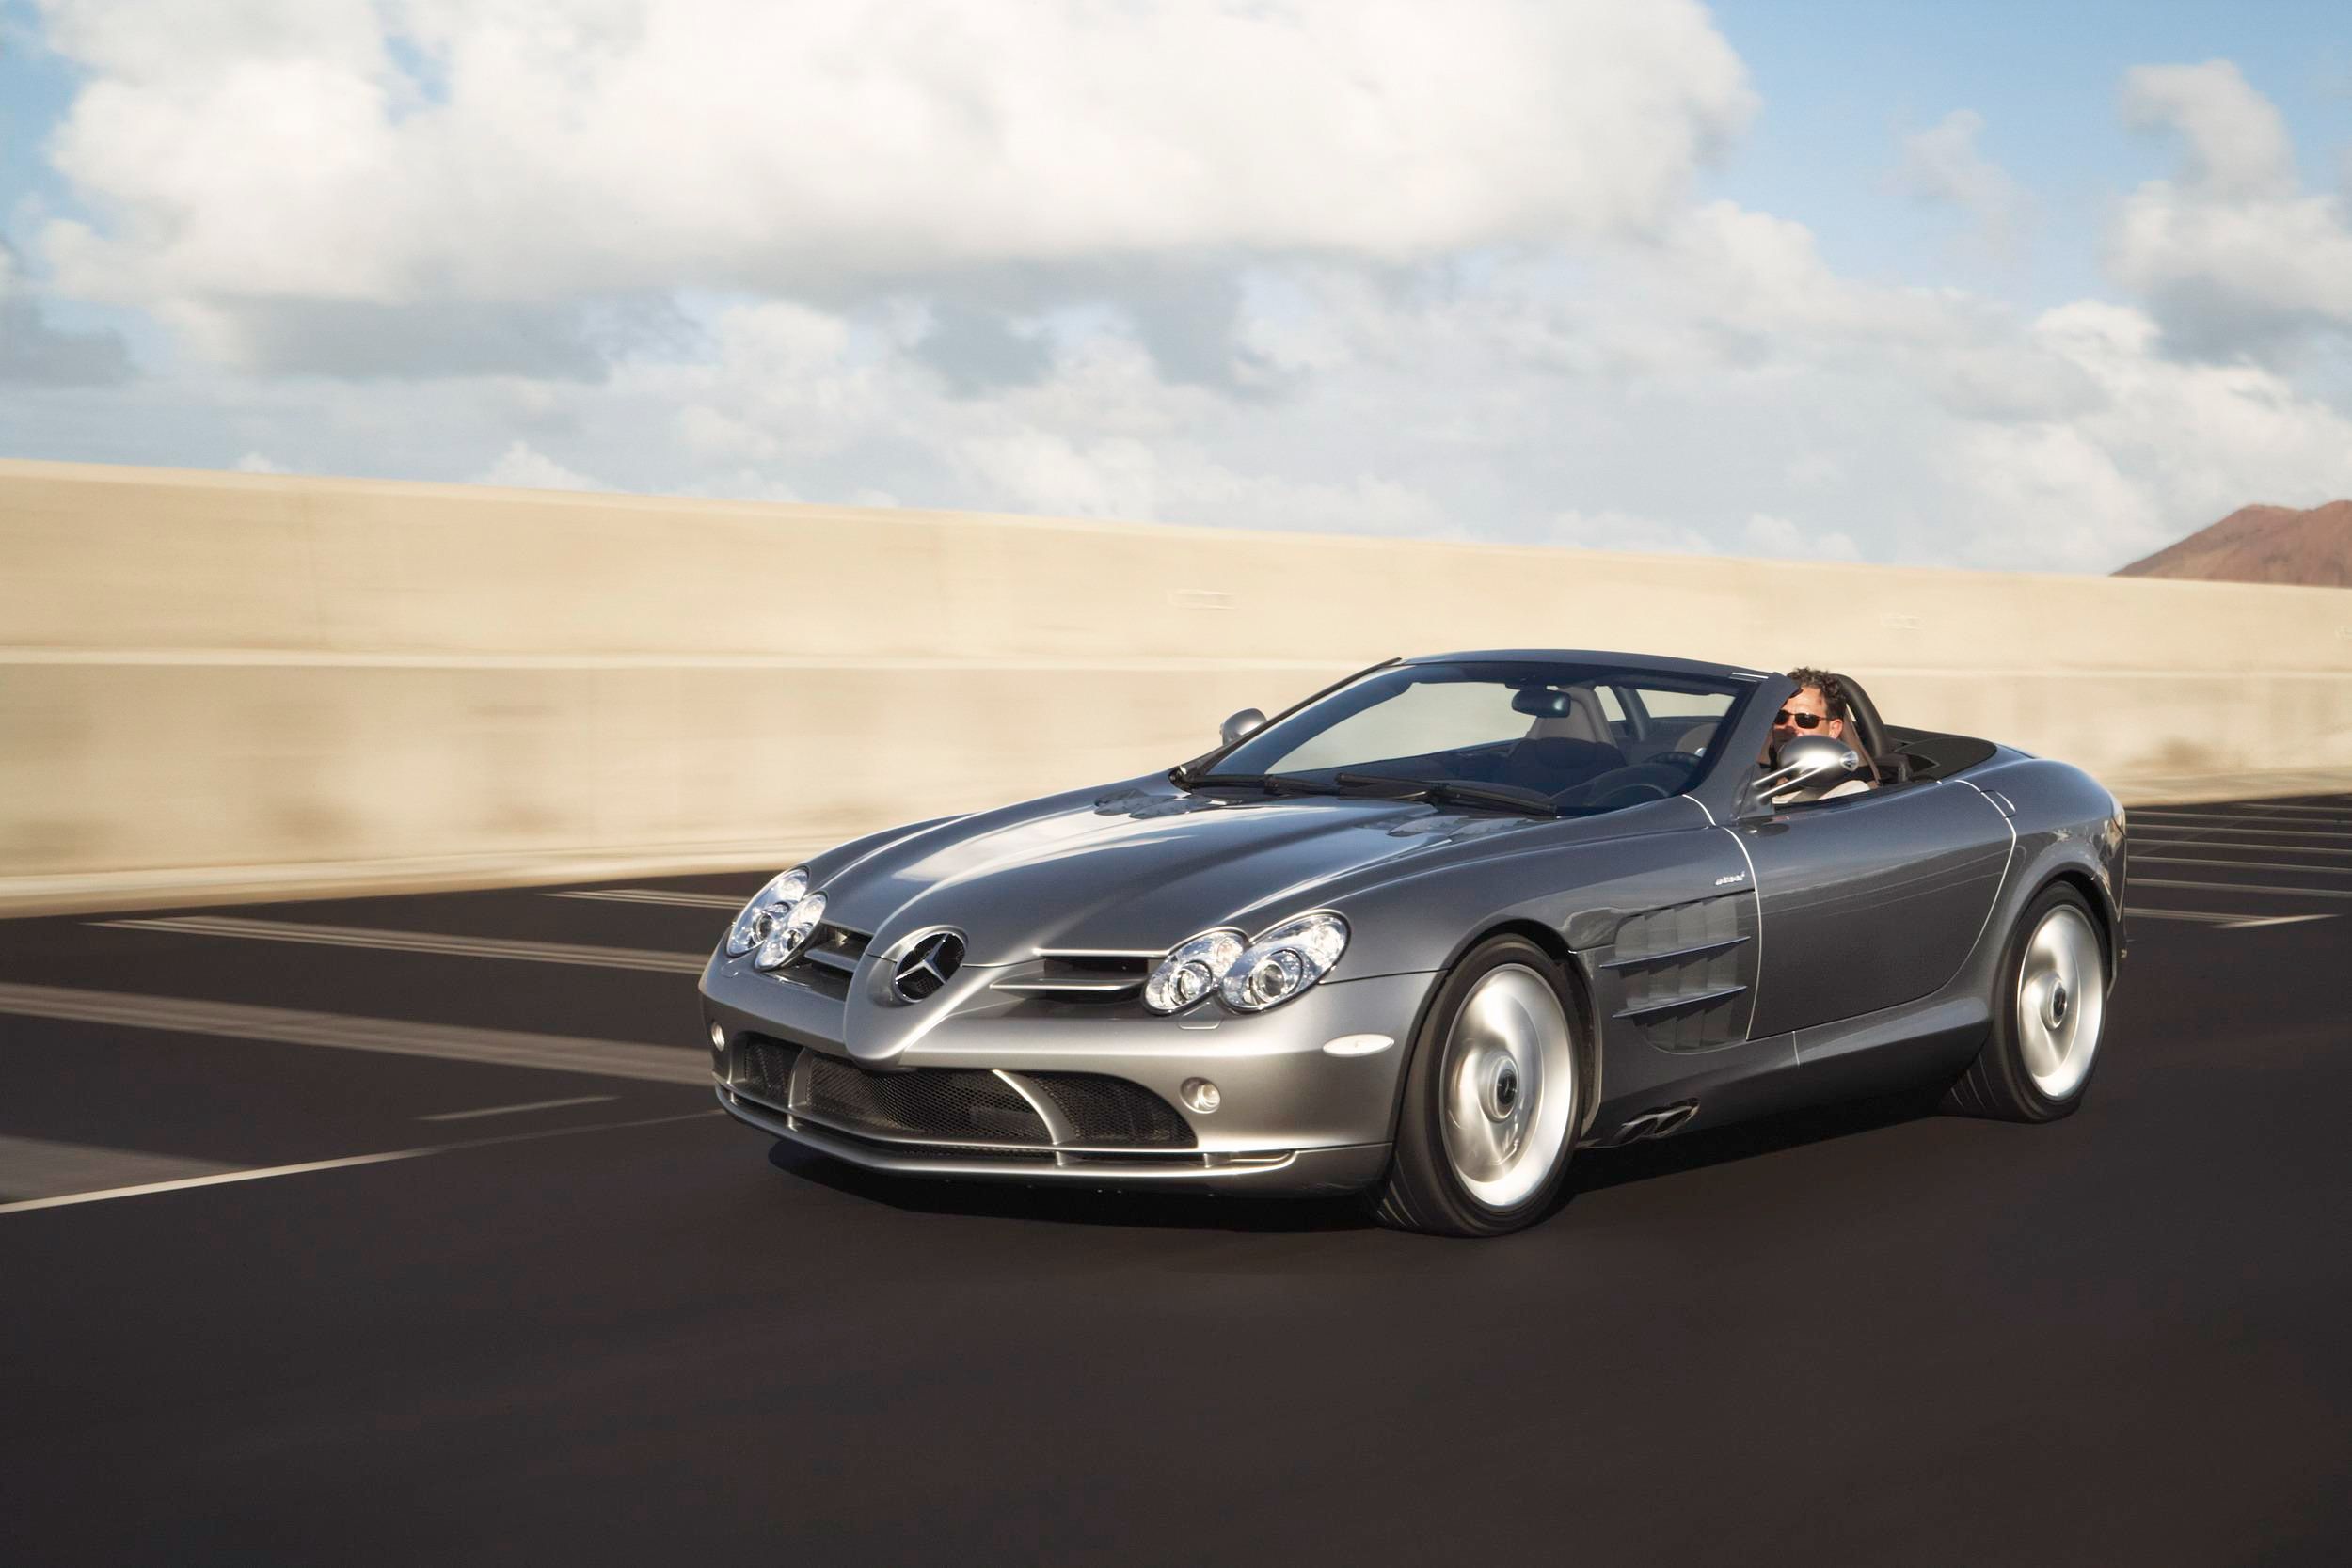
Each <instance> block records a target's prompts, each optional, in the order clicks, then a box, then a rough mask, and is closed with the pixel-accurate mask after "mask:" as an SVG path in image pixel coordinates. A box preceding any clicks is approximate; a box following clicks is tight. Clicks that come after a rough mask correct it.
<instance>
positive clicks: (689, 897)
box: [547, 887, 752, 910]
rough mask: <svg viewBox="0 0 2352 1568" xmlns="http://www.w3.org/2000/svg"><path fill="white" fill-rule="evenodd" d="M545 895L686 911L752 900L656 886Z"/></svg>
mask: <svg viewBox="0 0 2352 1568" xmlns="http://www.w3.org/2000/svg"><path fill="white" fill-rule="evenodd" d="M547 896H548V897H549V898H600V899H605V900H607V901H609V902H612V903H615V904H675V905H676V906H677V907H679V908H681V909H689V910H739V909H741V908H742V907H743V906H744V905H745V904H748V903H750V902H751V898H752V895H750V894H748V893H747V894H745V895H743V896H742V897H740V898H737V897H733V896H730V895H727V894H723V893H673V892H671V891H670V890H669V889H668V888H659V887H600V888H570V889H566V890H565V891H564V892H562V893H550V894H548V895H547Z"/></svg>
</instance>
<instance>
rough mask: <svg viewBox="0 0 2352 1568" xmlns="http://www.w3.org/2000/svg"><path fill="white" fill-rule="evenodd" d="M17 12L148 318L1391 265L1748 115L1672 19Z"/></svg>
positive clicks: (585, 8) (1560, 229)
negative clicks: (1164, 259)
mask: <svg viewBox="0 0 2352 1568" xmlns="http://www.w3.org/2000/svg"><path fill="white" fill-rule="evenodd" d="M44 5H45V8H46V11H47V15H48V18H49V24H50V37H51V41H52V43H53V44H54V45H55V46H56V47H57V48H58V49H59V50H61V51H62V52H64V53H66V54H67V55H71V56H72V57H73V58H75V59H76V60H77V61H78V62H80V63H81V64H83V65H84V66H85V67H86V68H87V70H88V71H90V72H91V80H90V82H89V85H88V86H87V87H85V88H84V90H83V91H82V93H81V95H80V97H79V98H78V99H77V101H76V103H75V104H74V106H73V109H72V112H71V114H70V115H69V117H68V118H67V119H66V121H65V123H64V124H63V126H62V127H61V128H60V129H59V131H58V133H57V135H56V140H55V143H54V154H53V155H54V159H55V162H56V166H57V167H58V169H59V170H60V171H61V172H62V173H63V174H64V175H65V176H66V177H67V178H68V179H70V180H71V181H72V182H73V183H74V184H75V185H76V186H77V187H78V188H79V189H80V190H81V191H82V192H83V193H84V194H85V195H86V196H87V198H90V199H91V201H92V202H93V204H95V205H97V206H99V207H102V208H103V209H104V210H106V211H108V212H110V213H112V214H117V216H116V217H115V218H114V219H113V220H112V221H110V223H109V225H108V227H107V229H106V230H105V231H103V232H100V231H97V230H93V229H90V228H88V227H85V226H82V225H80V224H76V223H72V222H65V221H60V222H58V223H56V224H53V225H52V226H51V228H50V230H49V232H48V245H49V254H50V256H51V257H52V259H53V261H55V263H56V266H57V268H58V270H59V273H60V276H62V277H66V278H67V279H69V280H70V282H71V284H72V286H73V287H74V288H76V289H77V290H79V291H81V292H83V293H89V294H98V295H104V296H106V297H111V298H117V299H126V300H136V301H141V302H153V301H158V300H163V299H188V300H198V301H202V300H219V299H246V298H251V297H254V296H257V295H258V296H283V297H289V298H300V299H308V300H325V301H344V302H363V303H372V304H392V305H398V304H407V303H412V302H415V301H417V300H419V299H421V298H424V297H427V296H439V297H447V298H455V299H470V300H506V299H514V298H517V297H528V298H548V297H561V296H567V295H573V294H580V293H619V292H627V291H630V290H636V289H647V288H651V289H667V288H675V287H678V286H680V285H690V284H706V285H715V286H739V287H752V288H758V289H763V290H774V291H783V292H790V291H797V290H806V289H813V288H840V287H851V288H857V287H866V286H871V285H873V284H875V283H876V282H877V281H880V280H887V279H893V278H923V277H935V276H937V275H938V274H939V273H941V272H942V271H944V270H953V269H961V268H973V267H987V266H1002V265H1008V264H1021V263H1030V264H1035V263H1059V262H1090V261H1098V260H1101V259H1104V258H1113V257H1120V256H1155V257H1157V256H1168V255H1177V254H1193V255H1210V254H1216V253H1220V252H1230V251H1234V250H1248V251H1260V252H1266V251H1275V252H1311V253H1322V254H1331V255H1344V256H1354V257H1362V258H1371V259H1376V260H1379V261H1387V262H1397V261H1412V260H1416V259H1421V258H1426V257H1430V256H1435V255H1440V254H1444V253H1447V252H1451V251H1455V250H1460V249H1463V248H1466V247H1470V246H1476V245H1486V244H1490V243H1494V242H1498V241H1507V240H1534V241H1550V240H1557V239H1560V238H1563V237H1565V236H1572V235H1578V234H1595V233H1619V232H1629V231H1638V230H1644V229H1646V228H1648V227H1651V226H1654V225H1655V224H1657V223H1658V222H1660V221H1661V220H1662V219H1663V218H1665V217H1666V216H1667V215H1668V214H1670V213H1671V212H1672V210H1673V208H1674V206H1675V204H1676V202H1677V199H1678V198H1679V197H1680V195H1681V194H1682V191H1683V189H1684V186H1685V184H1686V182H1688V180H1689V179H1690V177H1691V175H1692V172H1693V170H1694V169H1695V167H1696V166H1698V164H1699V163H1700V162H1701V161H1702V160H1703V159H1705V158H1706V157H1707V156H1708V154H1709V152H1710V150H1712V149H1713V148H1714V147H1716V146H1717V145H1718V144H1719V143H1721V142H1722V141H1723V140H1724V138H1726V137H1727V136H1729V135H1732V134H1734V133H1736V132H1737V131H1738V130H1739V129H1740V126H1741V125H1742V124H1743V123H1744V121H1745V119H1746V118H1747V116H1748V114H1749V112H1750V109H1751V106H1752V97H1751V94H1750V91H1749V89H1748V87H1747V84H1746V80H1745V76H1744V73H1743V71H1742V69H1741V67H1740V62H1739V60H1738V58H1737V56H1736V55H1734V54H1733V53H1732V51H1731V49H1730V47H1729V46H1728V45H1727V44H1726V43H1725V42H1724V39H1723V38H1722V36H1721V35H1720V34H1718V33H1717V32H1716V31H1715V29H1714V28H1713V26H1712V25H1711V24H1710V22H1709V20H1708V17H1707V14H1706V12H1705V11H1704V10H1703V9H1702V8H1700V7H1699V6H1697V5H1696V4H1693V3H1692V0H1460V3H1457V4H1455V5H1453V6H1450V7H1448V8H1446V10H1445V13H1444V16H1443V19H1442V24H1435V25H1433V24H1432V23H1433V18H1432V14H1431V13H1430V12H1428V11H1427V10H1425V9H1424V8H1422V7H1421V6H1419V5H1417V4H1414V3H1413V0H1289V3H1286V4H1282V5H1267V6H1255V5H1252V6H1238V5H1236V6H1205V5H1189V4H1178V3H1154V0H1138V3H1136V4H1129V5H1122V6H1119V7H1116V8H1111V7H1084V6H979V7H975V6H970V5H959V4H954V3H951V0H930V3H912V4H911V3H908V0H832V3H827V4H803V5H791V6H787V5H777V4H770V3H767V0H658V3H657V0H592V3H587V4H574V5H570V6H562V7H559V6H554V5H549V4H547V3H545V0H391V3H388V4H385V5H383V6H381V7H378V6H376V5H373V4H371V3H370V0H267V3H264V0H243V3H239V4H231V5H228V6H224V7H211V6H208V7H204V8H200V9H199V10H189V9H187V8H184V7H180V6H177V5H172V4H167V3H166V0H44ZM395 44H398V45H399V46H400V47H399V48H397V49H396V48H395V47H394V46H395ZM419 57H421V58H423V59H426V60H429V61H430V62H432V77H433V80H431V81H429V82H423V83H421V82H419V81H417V80H416V79H415V78H413V77H412V76H411V75H409V74H408V73H407V71H405V70H404V69H403V66H402V63H401V62H402V61H403V59H409V58H419Z"/></svg>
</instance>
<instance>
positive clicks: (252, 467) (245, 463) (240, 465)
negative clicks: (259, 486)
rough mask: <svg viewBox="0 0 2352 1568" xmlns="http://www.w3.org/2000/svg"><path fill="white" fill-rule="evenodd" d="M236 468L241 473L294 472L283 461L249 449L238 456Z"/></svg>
mask: <svg viewBox="0 0 2352 1568" xmlns="http://www.w3.org/2000/svg"><path fill="white" fill-rule="evenodd" d="M236 469H237V472H239V473H241V474H287V473H292V472H294V470H293V469H292V468H289V467H286V466H285V465H284V464H283V463H280V462H278V461H276V460H275V459H273V458H268V457H264V456H262V454H261V453H260V452H258V451H249V452H246V454H245V455H244V456H243V457H240V458H238V459H237V464H236Z"/></svg>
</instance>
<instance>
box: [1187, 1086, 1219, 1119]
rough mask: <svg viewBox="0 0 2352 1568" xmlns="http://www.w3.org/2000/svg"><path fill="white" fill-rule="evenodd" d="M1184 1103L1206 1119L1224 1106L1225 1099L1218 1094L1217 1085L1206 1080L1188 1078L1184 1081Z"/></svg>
mask: <svg viewBox="0 0 2352 1568" xmlns="http://www.w3.org/2000/svg"><path fill="white" fill-rule="evenodd" d="M1184 1103H1185V1104H1187V1105H1189V1106H1191V1107H1192V1108H1193V1109H1194V1110H1196V1111H1198V1112H1200V1114H1201V1115H1202V1116H1204V1117H1205V1116H1207V1115H1208V1114H1209V1113H1210V1112H1211V1111H1214V1110H1216V1108H1217V1107H1218V1106H1219V1105H1222V1104H1224V1103H1225V1097H1224V1096H1223V1095H1221V1094H1219V1093H1217V1092H1216V1085H1215V1084H1212V1083H1210V1082H1209V1081H1208V1080H1207V1079H1206V1078H1187V1079H1185V1080H1184Z"/></svg>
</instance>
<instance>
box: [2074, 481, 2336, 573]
mask: <svg viewBox="0 0 2352 1568" xmlns="http://www.w3.org/2000/svg"><path fill="white" fill-rule="evenodd" d="M2115 575H2116V576H2117V577H2119V578H2202V579H2204V580H2205V581H2208V582H2294V583H2302V584H2304V585H2306V586H2309V587H2315V588H2352V500H2344V501H2329V502H2328V504H2327V505H2325V506H2314V507H2312V509H2311V510H2310V511H2308V512H2297V511H2296V510H2295V508H2293V507H2291V506H2241V507H2239V508H2238V509H2237V510H2236V511H2235V512H2233V513H2231V514H2230V515H2228V516H2226V517H2224V518H2222V519H2221V520H2220V521H2219V522H2217V523H2216V524H2214V525H2213V527H2211V528H2207V529H2200V530H2198V531H2196V532H2195V533H2192V534H2190V535H2189V536H2188V537H2187V538H2185V539H2184V540H2182V541H2181V542H2180V543H2178V544H2176V545H2167V546H2165V547H2164V548H2162V549H2160V550H2158V551H2157V552H2156V553H2155V554H2153V555H2152V556H2149V557H2147V558H2146V559H2145V560H2141V561H2135V562H2132V563H2131V564H2130V565H2129V566H2125V567H2123V568H2122V569H2121V570H2120V571H2118V572H2117V573H2116V574H2115Z"/></svg>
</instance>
